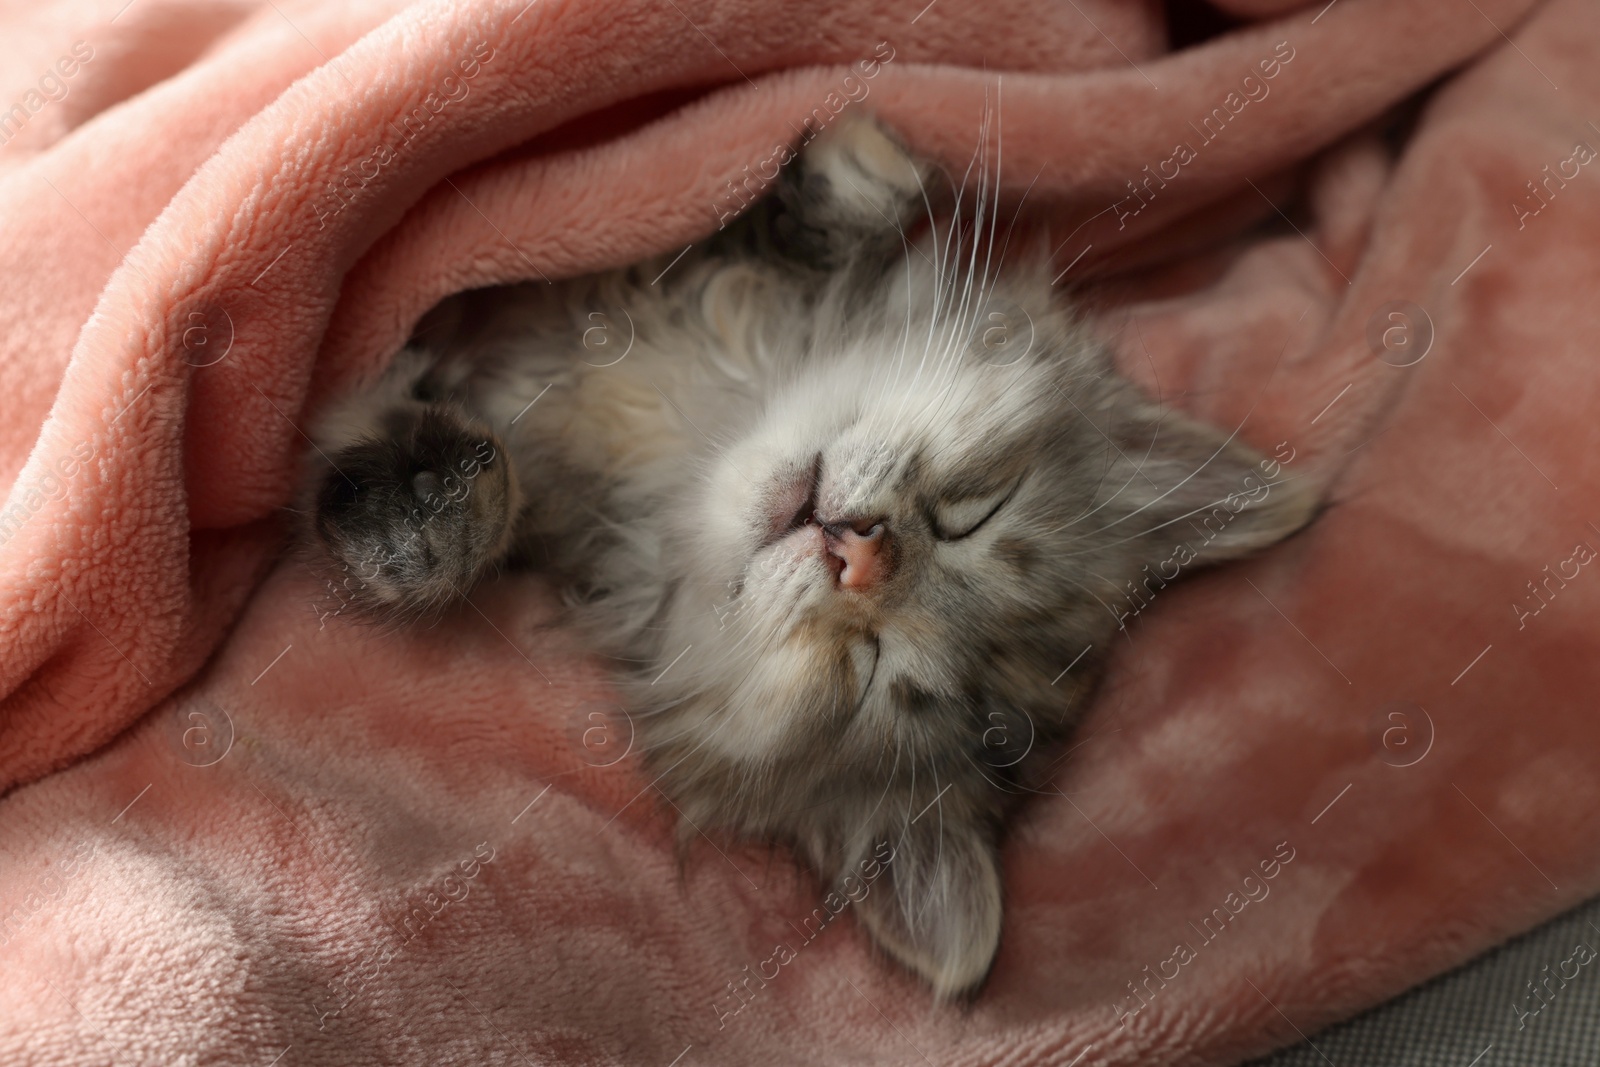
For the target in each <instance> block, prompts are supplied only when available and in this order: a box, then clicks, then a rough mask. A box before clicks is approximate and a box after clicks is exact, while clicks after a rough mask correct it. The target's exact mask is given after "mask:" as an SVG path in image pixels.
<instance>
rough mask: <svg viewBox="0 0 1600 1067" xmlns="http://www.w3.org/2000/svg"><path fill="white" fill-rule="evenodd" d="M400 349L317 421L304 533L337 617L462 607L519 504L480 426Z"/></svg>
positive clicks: (421, 362) (505, 459)
mask: <svg viewBox="0 0 1600 1067" xmlns="http://www.w3.org/2000/svg"><path fill="white" fill-rule="evenodd" d="M439 370H440V369H439V368H433V367H431V366H430V361H429V359H428V357H427V356H426V355H425V354H424V353H421V352H419V351H417V350H416V349H407V350H405V351H403V352H401V353H400V355H399V356H397V357H396V361H395V366H394V367H393V368H392V369H391V371H390V372H389V374H388V375H386V376H385V378H384V380H383V381H382V382H380V383H379V385H378V386H377V387H376V388H374V389H372V390H369V391H366V392H363V393H360V394H358V395H356V396H353V397H351V398H350V399H349V400H347V401H345V402H344V403H343V404H342V405H339V406H337V407H335V408H334V409H333V410H332V411H330V412H329V413H328V414H327V415H326V416H324V417H323V418H322V419H321V420H319V423H318V426H317V430H316V433H315V435H314V436H315V437H316V438H317V445H318V456H319V459H318V464H319V468H320V469H319V470H318V472H317V475H316V477H314V478H313V479H312V486H311V493H310V499H309V500H307V501H306V504H307V510H308V511H309V512H310V513H311V528H312V533H313V536H314V540H315V542H316V543H317V544H318V545H320V546H321V547H322V549H323V550H325V552H326V553H327V555H328V557H329V559H330V561H331V563H332V564H333V567H334V571H335V580H336V582H337V586H336V589H335V591H336V593H337V595H338V597H339V599H340V600H341V608H340V610H343V607H344V606H346V605H347V606H349V607H351V608H353V609H355V610H356V611H358V612H361V613H364V614H368V615H376V616H379V617H387V618H400V617H408V616H417V615H425V614H428V613H430V612H433V611H436V610H438V609H440V608H442V607H444V606H446V605H448V604H449V603H451V602H452V601H454V600H456V599H458V598H460V597H462V596H464V595H465V594H466V592H467V590H468V589H469V588H470V587H471V586H472V584H473V583H474V582H475V581H477V579H478V578H479V577H480V576H481V575H482V574H483V573H484V572H485V571H486V570H488V569H490V568H491V567H493V566H494V565H495V564H496V563H498V562H499V561H500V560H501V559H503V558H504V556H505V555H506V553H507V551H508V549H509V547H510V545H511V543H512V538H513V532H514V527H515V518H516V515H517V513H518V511H519V509H520V499H519V493H518V487H517V484H516V478H515V475H514V473H513V464H512V463H511V462H510V457H509V456H507V455H506V452H505V446H504V445H503V444H502V443H501V441H500V440H499V439H498V438H497V437H496V436H495V435H494V434H493V433H492V432H490V430H489V428H488V426H487V425H486V424H485V423H483V422H482V421H481V420H479V419H477V418H475V417H474V416H473V415H472V414H471V413H469V412H468V411H467V410H465V409H464V408H463V407H462V406H461V405H460V404H459V403H457V402H455V401H454V400H452V399H451V397H450V391H449V389H448V385H449V383H448V382H445V381H442V380H441V375H440V372H439Z"/></svg>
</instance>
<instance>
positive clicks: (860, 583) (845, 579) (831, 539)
mask: <svg viewBox="0 0 1600 1067" xmlns="http://www.w3.org/2000/svg"><path fill="white" fill-rule="evenodd" d="M823 533H824V535H825V536H826V537H827V542H828V554H829V555H831V556H832V557H833V558H834V559H836V560H838V561H839V563H840V564H842V566H841V568H840V570H839V572H838V575H839V585H840V586H841V587H842V588H845V589H854V590H858V591H859V590H865V589H871V588H872V587H873V586H875V585H878V584H879V583H881V582H882V581H883V580H884V579H886V578H888V577H889V571H890V569H891V566H892V563H891V560H890V553H889V551H888V542H889V533H888V531H887V530H885V529H884V528H883V523H881V522H858V523H830V524H829V525H827V526H825V527H823Z"/></svg>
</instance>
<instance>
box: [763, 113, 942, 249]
mask: <svg viewBox="0 0 1600 1067" xmlns="http://www.w3.org/2000/svg"><path fill="white" fill-rule="evenodd" d="M926 174H927V167H926V166H925V165H923V164H920V163H918V162H917V161H916V160H915V159H914V158H913V157H912V156H911V154H910V153H909V152H907V151H906V150H905V148H904V147H903V146H902V145H901V144H900V142H899V141H898V140H896V139H895V137H894V136H893V135H892V134H891V133H890V132H889V131H888V130H887V129H886V128H885V127H883V126H882V125H880V124H879V123H878V121H877V120H876V119H873V118H871V117H869V116H866V115H861V114H854V115H852V114H846V115H844V116H842V117H840V118H839V119H838V120H836V121H835V122H834V123H833V124H832V125H830V126H828V127H827V128H826V129H825V130H823V131H822V132H821V133H820V134H818V135H817V137H816V139H815V140H814V141H812V142H811V143H810V144H808V145H807V146H806V147H805V148H804V149H803V150H802V152H801V153H800V158H799V161H798V162H797V164H796V165H795V167H794V168H793V169H792V171H790V172H786V179H785V182H784V184H783V185H782V186H781V187H780V189H779V194H778V195H779V198H780V199H781V200H782V202H783V205H784V209H785V215H784V216H782V217H780V222H779V225H778V232H777V235H776V236H777V237H778V239H779V241H780V244H781V245H782V246H783V247H784V248H785V250H786V251H787V253H788V254H790V255H791V256H794V257H797V258H801V259H804V260H809V261H811V262H815V263H817V264H818V265H819V266H830V265H837V264H839V263H842V262H844V261H845V260H847V259H849V258H850V257H851V256H852V255H854V254H857V253H859V252H868V253H870V254H873V255H877V254H879V253H881V252H883V251H885V250H887V249H889V248H891V247H897V246H898V245H899V243H900V241H901V239H902V237H903V233H904V230H905V227H906V224H907V223H908V222H909V221H910V220H911V218H912V217H913V215H914V214H915V213H916V211H917V209H918V208H919V207H920V206H921V204H922V196H923V183H924V179H925V177H926Z"/></svg>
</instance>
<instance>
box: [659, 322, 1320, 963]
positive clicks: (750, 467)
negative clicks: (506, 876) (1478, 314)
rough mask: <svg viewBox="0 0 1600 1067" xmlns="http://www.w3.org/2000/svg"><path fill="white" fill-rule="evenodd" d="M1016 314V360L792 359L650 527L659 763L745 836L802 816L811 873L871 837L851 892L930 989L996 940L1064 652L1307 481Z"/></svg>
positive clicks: (1285, 508)
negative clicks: (1028, 340)
mask: <svg viewBox="0 0 1600 1067" xmlns="http://www.w3.org/2000/svg"><path fill="white" fill-rule="evenodd" d="M1013 306H1016V305H1013ZM1028 314H1030V315H1031V316H1032V318H1033V326H1032V331H1033V332H1032V336H1033V340H1034V344H1033V345H1032V347H1031V348H1030V350H1029V351H1028V352H1027V353H1025V355H1024V357H1023V358H1017V359H1010V360H1006V361H995V360H990V359H986V358H984V357H985V355H986V353H985V350H984V348H983V346H981V345H977V344H974V343H973V341H974V340H975V339H974V338H973V337H971V336H959V337H957V338H956V342H955V343H949V341H948V339H947V338H940V337H939V336H938V330H937V328H935V329H934V330H933V331H932V334H933V336H934V337H935V340H936V342H937V343H935V344H928V343H927V342H925V341H924V342H923V343H922V344H921V345H920V346H919V345H903V344H901V342H900V338H901V337H904V336H916V335H917V333H918V330H917V328H916V327H912V328H911V329H905V328H896V329H890V330H886V331H885V332H884V333H883V334H881V335H879V336H878V337H876V338H875V339H874V338H871V337H868V338H866V339H862V340H859V341H857V342H855V343H854V344H853V345H851V346H849V347H845V348H841V349H840V350H838V351H837V352H836V353H834V354H833V358H824V359H815V360H811V361H808V362H807V363H806V364H805V369H804V370H803V371H801V372H800V376H799V377H797V378H796V379H795V380H794V381H792V382H790V383H789V384H788V386H787V388H785V389H783V390H781V391H778V392H777V393H776V394H775V399H774V400H773V401H772V402H771V403H769V405H768V406H767V408H766V409H765V411H764V412H763V414H762V416H761V418H760V419H759V420H758V421H757V422H756V424H755V425H754V426H752V427H750V428H749V429H748V430H746V431H744V432H742V433H740V434H738V435H737V436H735V437H734V439H732V440H731V441H728V442H727V443H725V444H719V445H718V446H717V447H716V448H714V449H712V450H711V452H710V454H709V455H708V457H707V466H708V472H707V475H706V477H705V478H704V479H703V481H702V483H701V485H700V488H699V490H698V492H697V494H695V495H693V496H690V497H689V498H687V499H685V500H682V501H680V502H678V506H677V508H676V511H675V512H674V513H673V514H672V516H671V525H672V529H671V532H670V536H669V537H668V539H667V549H666V551H667V553H668V558H667V560H666V562H667V564H668V567H669V568H670V569H671V571H672V574H673V577H674V578H675V579H677V581H678V582H679V588H678V593H677V595H676V597H675V598H674V600H673V603H672V605H671V607H670V609H669V613H668V615H667V617H666V619H665V620H664V626H665V632H664V642H663V644H662V657H663V660H670V659H672V658H673V657H674V656H678V654H679V652H680V650H682V652H683V655H682V656H681V658H680V659H678V660H674V661H673V663H672V665H671V666H669V667H668V669H667V670H666V671H665V672H663V676H662V677H660V678H658V679H657V680H656V684H655V685H653V686H651V687H650V688H651V689H652V690H653V692H652V693H650V694H649V697H650V702H651V703H656V704H657V706H663V705H671V707H672V711H673V714H672V716H671V725H670V726H667V725H663V726H662V727H661V729H662V730H664V731H670V732H671V734H672V735H673V736H672V742H671V743H667V744H665V745H664V746H663V747H665V748H670V749H675V750H676V751H677V752H678V753H680V754H682V753H687V752H689V751H691V750H692V751H693V752H694V753H696V758H695V760H693V761H679V762H678V763H673V764H672V766H671V767H670V768H669V770H668V774H667V776H668V777H669V778H670V776H671V774H672V773H673V769H674V768H676V767H678V766H679V765H680V764H681V765H682V766H685V767H688V766H695V767H697V768H699V769H698V770H696V771H695V772H694V773H697V774H701V775H702V776H703V775H705V774H707V773H719V774H720V775H721V778H720V779H719V781H720V783H721V784H719V785H716V786H715V787H713V788H710V789H706V790H701V791H699V792H700V793H702V794H710V795H719V796H722V797H724V798H725V799H726V800H727V801H728V803H729V804H730V806H732V807H733V808H734V809H736V810H739V811H740V812H741V818H742V819H743V821H744V824H745V828H746V829H747V830H750V831H751V832H753V833H757V834H770V833H774V832H789V833H795V832H796V828H798V836H799V838H800V843H801V844H802V845H803V846H805V847H806V848H807V850H808V853H809V854H810V856H811V857H812V860H813V862H814V863H816V864H817V865H818V866H819V867H821V868H823V870H824V873H825V874H827V875H829V876H832V875H835V874H838V873H839V872H848V871H849V870H851V869H852V868H853V867H854V866H855V865H856V864H857V863H858V862H859V861H860V858H861V857H862V856H864V855H866V854H867V853H869V852H870V851H871V850H872V849H874V848H875V847H879V846H880V845H881V843H882V842H888V843H889V845H890V846H892V847H893V848H894V849H895V850H896V859H895V860H894V861H893V862H892V863H891V864H890V870H891V875H892V877H891V878H890V879H889V884H888V887H886V888H884V889H883V892H881V893H880V894H879V896H878V897H876V898H872V897H869V898H868V899H867V900H866V901H864V902H863V903H862V904H861V905H858V911H859V913H860V914H861V916H862V918H863V919H864V921H866V922H867V924H868V925H869V926H870V927H871V928H872V930H873V933H874V935H875V936H876V938H877V939H878V941H879V943H880V944H883V945H884V946H885V947H887V948H889V950H890V951H891V952H893V953H894V954H895V955H897V956H898V957H899V958H900V959H901V960H902V961H903V962H906V963H908V964H909V965H911V966H912V967H913V968H915V969H916V970H918V971H919V972H920V973H922V974H923V975H924V977H927V978H928V979H929V980H930V981H931V982H932V983H933V984H934V986H935V988H936V989H938V990H940V991H941V992H946V993H948V992H955V991H959V990H963V989H967V988H970V987H971V986H972V985H974V984H975V983H976V982H977V981H978V980H980V979H981V978H982V976H983V974H984V972H985V971H986V970H987V968H988V965H989V961H990V960H991V958H992V956H993V952H994V946H995V944H996V942H997V940H998V936H999V921H1000V885H999V878H998V873H997V869H996V861H995V847H996V841H997V837H998V826H999V823H1000V817H1001V815H1002V814H1003V811H1004V809H1005V807H1006V806H1008V802H1009V799H1010V796H1009V795H1008V793H1010V794H1014V793H1015V792H1016V791H1017V786H1018V783H1019V782H1020V781H1021V780H1022V778H1023V769H1024V767H1026V766H1028V764H1026V763H1025V762H1024V761H1025V758H1026V757H1027V756H1028V755H1029V754H1030V752H1031V750H1032V749H1033V748H1034V747H1035V746H1036V745H1037V746H1039V747H1041V748H1042V747H1043V746H1044V745H1046V744H1048V742H1049V741H1051V740H1052V739H1054V738H1057V737H1060V736H1061V734H1062V733H1063V731H1064V729H1065V727H1066V725H1067V724H1068V716H1069V713H1070V712H1071V711H1072V710H1073V709H1072V708H1071V696H1072V694H1074V693H1076V692H1079V691H1080V689H1079V685H1078V684H1075V683H1077V679H1078V678H1079V677H1081V676H1082V674H1083V672H1081V671H1080V672H1078V674H1077V675H1074V677H1073V678H1069V679H1067V680H1065V681H1064V682H1063V683H1062V684H1059V685H1058V684H1056V683H1057V682H1059V681H1061V678H1062V674H1063V668H1064V667H1066V666H1067V665H1068V664H1069V663H1071V662H1072V661H1074V660H1075V659H1076V658H1078V657H1079V653H1081V652H1083V651H1085V649H1086V648H1087V647H1088V646H1090V645H1094V644H1099V645H1104V644H1106V643H1108V642H1106V640H1105V639H1106V637H1107V636H1109V634H1110V633H1111V632H1112V631H1113V629H1114V628H1115V627H1116V626H1117V625H1118V621H1119V618H1120V615H1121V613H1125V612H1128V611H1130V610H1132V608H1133V602H1130V601H1129V599H1128V595H1127V589H1128V587H1129V583H1130V582H1131V581H1133V580H1135V579H1142V578H1146V577H1148V575H1149V573H1150V572H1149V571H1146V570H1144V569H1143V568H1145V566H1146V565H1150V566H1151V567H1152V568H1154V567H1155V565H1156V564H1158V563H1159V562H1160V561H1163V560H1168V559H1169V558H1170V557H1171V556H1172V555H1173V550H1174V549H1175V547H1176V546H1179V545H1188V546H1190V548H1191V550H1192V552H1193V556H1192V558H1193V559H1194V560H1196V561H1210V560H1215V559H1224V558H1228V557H1230V556H1235V555H1240V554H1243V553H1245V552H1248V551H1251V550H1253V549H1255V548H1258V547H1260V546H1262V545H1264V544H1269V543H1271V542H1272V541H1275V540H1277V539H1279V538H1281V537H1282V536H1284V535H1285V534H1286V533H1288V532H1290V531H1292V530H1293V529H1295V528H1297V527H1298V526H1299V525H1301V524H1302V523H1303V522H1304V520H1305V519H1306V517H1307V516H1308V513H1309V508H1310V504H1311V502H1310V500H1309V499H1308V497H1307V496H1306V495H1305V494H1303V493H1298V492H1294V491H1293V490H1292V489H1291V488H1290V487H1287V486H1281V485H1280V486H1275V487H1273V486H1267V485H1265V483H1268V482H1271V481H1272V479H1271V478H1269V477H1267V475H1266V474H1265V473H1263V471H1262V470H1261V469H1258V464H1259V462H1260V457H1258V456H1256V455H1255V454H1254V453H1252V452H1250V451H1249V450H1248V449H1246V448H1243V447H1242V446H1239V445H1237V444H1232V443H1230V442H1228V441H1227V439H1225V438H1224V437H1223V435H1221V434H1219V433H1216V432H1215V431H1213V430H1210V429H1208V428H1205V427H1202V426H1200V425H1198V424H1196V423H1193V422H1191V421H1189V420H1187V419H1184V418H1182V417H1181V416H1177V415H1174V414H1170V413H1162V412H1160V411H1159V410H1157V409H1156V408H1154V407H1153V406H1152V405H1150V404H1148V403H1147V402H1145V401H1144V400H1142V399H1141V398H1140V397H1139V396H1138V394H1137V393H1136V392H1135V391H1134V390H1133V388H1132V387H1131V386H1129V385H1128V384H1127V383H1126V382H1124V381H1122V380H1120V379H1118V378H1116V377H1115V376H1114V375H1113V374H1112V373H1111V372H1110V369H1109V367H1108V366H1107V363H1106V359H1105V357H1104V355H1103V354H1102V353H1101V351H1100V350H1099V349H1098V348H1096V347H1095V346H1094V345H1093V344H1092V343H1091V342H1089V341H1087V340H1086V339H1085V338H1084V336H1083V334H1082V332H1081V331H1080V330H1078V329H1077V328H1075V327H1074V326H1073V325H1072V324H1070V323H1069V322H1067V321H1066V320H1065V319H1064V318H1062V317H1060V316H1059V315H1057V314H1056V313H1054V312H1052V311H1051V309H1050V306H1049V303H1048V301H1043V302H1036V303H1035V307H1034V308H1030V309H1029V311H1028ZM885 321H888V322H895V321H897V317H896V316H893V315H888V316H885ZM899 321H901V322H904V321H905V320H904V319H903V318H901V319H899ZM926 333H927V331H924V335H926ZM924 352H927V353H928V355H927V358H926V359H924V358H923V353H924ZM1252 474H1253V475H1254V477H1253V478H1252V477H1251V476H1252ZM1243 494H1248V495H1243ZM1230 495H1235V496H1234V499H1235V501H1236V504H1235V506H1233V507H1232V508H1231V509H1230V507H1229V506H1228V504H1227V503H1225V501H1226V500H1227V499H1228V498H1229V497H1230ZM1218 507H1220V508H1221V511H1220V512H1218V511H1216V510H1215V509H1217V508H1218ZM1191 516H1192V518H1193V520H1194V522H1193V524H1191V523H1190V522H1189V521H1180V520H1187V519H1188V518H1190V517H1191ZM1207 518H1209V519H1211V522H1212V523H1213V524H1214V526H1213V525H1211V524H1206V523H1205V522H1204V520H1205V519H1207ZM1212 530H1214V531H1215V532H1214V533H1210V534H1209V535H1208V534H1207V533H1206V531H1212ZM1171 577H1173V575H1172V574H1171V572H1170V571H1168V573H1167V578H1168V579H1169V580H1170V578H1171ZM1160 584H1164V583H1160ZM1139 588H1140V593H1141V595H1144V596H1148V595H1149V594H1148V593H1147V592H1146V589H1145V587H1139ZM1119 608H1120V611H1119ZM1090 662H1092V661H1090ZM654 743H655V744H657V745H663V741H662V739H661V738H660V737H659V736H658V737H657V738H656V740H655V742H654ZM668 758H669V760H670V759H676V757H675V756H670V755H669V757H668ZM708 764H710V765H712V766H717V765H720V767H721V770H720V771H718V772H707V771H706V770H705V768H706V766H707V765H708ZM686 792H688V793H690V794H692V793H693V792H694V791H686ZM934 806H936V808H937V810H936V813H935V814H933V815H928V814H927V813H928V811H929V810H930V808H931V807H934ZM863 812H868V813H870V814H868V815H867V816H865V819H864V821H863V816H862V813H863ZM687 813H688V814H690V815H691V817H692V818H693V817H694V816H696V815H697V814H700V813H697V812H692V811H691V812H687ZM704 814H705V815H706V816H708V817H710V816H712V815H714V814H715V813H713V812H705V813H704Z"/></svg>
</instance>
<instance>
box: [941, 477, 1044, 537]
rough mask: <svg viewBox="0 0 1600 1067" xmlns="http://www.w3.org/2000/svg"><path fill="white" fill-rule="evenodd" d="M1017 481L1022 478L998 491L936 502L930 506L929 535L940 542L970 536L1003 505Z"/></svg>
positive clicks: (1011, 494) (1014, 491)
mask: <svg viewBox="0 0 1600 1067" xmlns="http://www.w3.org/2000/svg"><path fill="white" fill-rule="evenodd" d="M1021 484H1022V481H1021V480H1020V479H1018V480H1017V481H1016V482H1015V483H1013V484H1012V485H1010V486H1009V487H1007V488H1006V489H1003V490H1001V491H1000V492H998V493H990V494H987V495H985V496H973V497H965V498H963V499H961V500H941V501H939V502H938V503H937V504H935V505H934V506H933V507H932V508H931V509H930V516H929V517H930V519H931V521H932V525H933V536H934V537H937V538H938V539H939V540H941V541H960V540H962V539H963V538H967V537H971V536H972V535H973V534H975V533H977V532H978V531H979V530H980V529H982V528H983V524H984V523H986V522H988V521H989V520H990V519H992V518H994V517H995V515H997V514H998V513H999V511H1000V509H1001V508H1003V507H1005V506H1006V502H1007V501H1009V500H1010V499H1011V497H1012V496H1013V495H1015V493H1016V491H1017V486H1019V485H1021Z"/></svg>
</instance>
